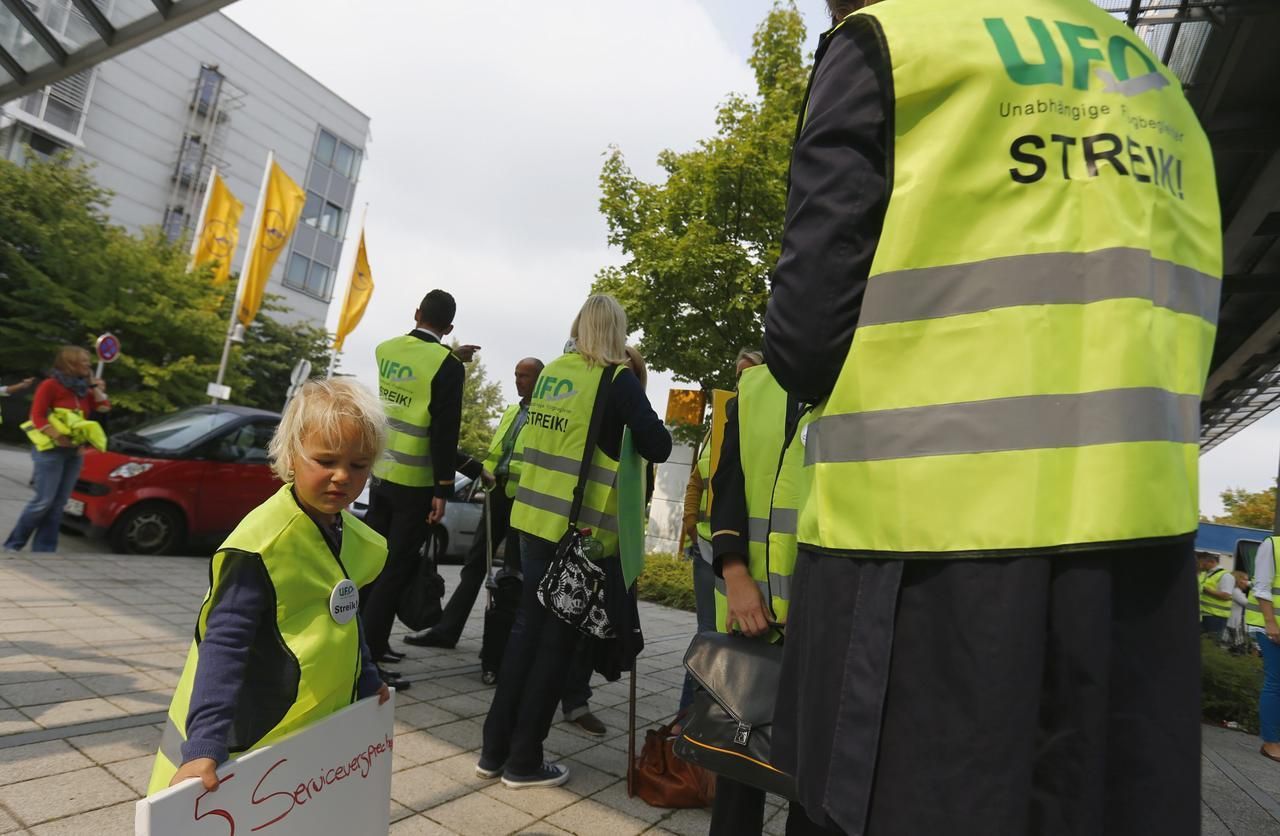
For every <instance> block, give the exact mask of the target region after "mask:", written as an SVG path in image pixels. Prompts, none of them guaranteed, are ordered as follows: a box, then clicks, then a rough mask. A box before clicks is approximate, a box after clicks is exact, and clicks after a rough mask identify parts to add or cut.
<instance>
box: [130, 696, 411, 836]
mask: <svg viewBox="0 0 1280 836" xmlns="http://www.w3.org/2000/svg"><path fill="white" fill-rule="evenodd" d="M394 721H395V693H394V692H393V693H392V696H391V699H389V700H387V703H386V704H385V705H381V706H380V705H378V698H377V697H369V698H368V699H364V700H361V701H360V702H358V703H356V704H355V705H351V706H348V707H347V708H344V709H342V710H341V711H339V712H337V713H336V714H333V715H331V716H329V717H326V718H325V719H324V720H321V721H320V722H318V723H316V724H314V725H311V726H308V727H307V728H305V729H302V730H301V731H298V732H296V733H295V734H292V735H290V736H289V737H287V738H285V739H284V740H282V741H280V742H279V743H275V744H272V745H271V746H265V747H263V748H261V749H257V750H255V751H253V752H250V753H249V754H247V755H244V756H243V757H240V758H238V759H236V760H231V761H227V762H226V763H225V764H223V765H222V767H221V768H219V769H218V779H219V780H220V781H221V782H222V783H221V784H220V785H219V787H218V789H216V790H214V791H212V792H210V791H207V790H205V788H204V786H203V785H202V784H201V783H200V782H199V780H197V779H192V780H190V781H186V782H184V783H182V784H181V785H179V786H176V787H170V788H169V789H167V790H163V791H161V792H158V793H156V794H155V795H153V796H151V797H149V798H144V799H142V800H141V801H139V802H138V804H137V807H136V809H135V813H134V834H135V836H234V834H237V833H241V834H245V833H263V834H267V836H295V834H307V836H312V834H317V833H352V834H356V833H358V834H362V836H363V834H385V833H386V832H387V830H388V828H389V827H390V826H391V825H390V804H389V803H388V802H389V800H390V798H391V749H392V734H393V732H392V725H393V724H394Z"/></svg>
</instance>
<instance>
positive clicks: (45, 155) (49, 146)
mask: <svg viewBox="0 0 1280 836" xmlns="http://www.w3.org/2000/svg"><path fill="white" fill-rule="evenodd" d="M27 145H28V147H30V148H31V150H32V151H35V152H36V156H38V157H40V159H42V160H47V159H49V158H50V157H52V156H54V155H56V154H59V153H61V152H63V151H65V150H67V146H65V145H63V144H62V143H61V142H58V141H57V140H54V139H50V138H49V137H47V136H45V135H44V134H39V133H36V132H35V131H31V132H30V133H29V134H27Z"/></svg>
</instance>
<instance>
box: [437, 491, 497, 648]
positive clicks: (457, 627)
mask: <svg viewBox="0 0 1280 836" xmlns="http://www.w3.org/2000/svg"><path fill="white" fill-rule="evenodd" d="M484 513H485V515H486V516H487V517H488V530H489V533H490V534H491V535H492V537H493V542H494V544H495V545H496V544H497V543H501V542H502V540H503V538H505V537H506V536H507V531H508V529H509V528H510V526H511V500H510V499H509V498H508V497H507V493H506V491H505V490H504V485H502V484H499V485H498V486H497V487H496V488H495V489H494V490H492V491H490V492H489V503H488V505H487V507H486V508H485V512H484ZM485 524H486V520H485V517H481V519H480V529H479V531H477V532H476V538H475V540H473V541H472V543H471V550H470V551H468V552H467V559H466V562H465V563H463V564H462V572H461V574H460V575H459V577H458V585H457V587H456V588H454V590H453V594H452V595H450V596H449V603H447V604H445V607H444V615H443V616H441V618H440V623H439V624H437V625H436V626H435V627H432V628H431V630H432V632H433V633H435V634H437V635H439V636H441V637H443V638H446V639H448V640H449V641H450V642H452V643H453V644H457V643H458V639H459V638H461V636H462V628H463V627H464V626H465V625H466V623H467V616H469V615H471V608H472V607H473V606H475V603H476V596H477V595H479V594H480V588H481V587H482V586H484V579H485V575H486V574H487V572H488V569H487V564H488V541H487V540H486V539H485ZM512 539H513V540H514V539H515V538H512ZM513 547H514V548H515V549H517V550H518V549H519V544H518V541H517V542H515V543H513V542H508V543H507V563H508V564H511V563H513V561H512V557H513V555H512V554H511V550H512V548H513ZM514 557H516V560H515V561H514V562H515V563H516V564H517V565H518V563H519V560H518V557H519V556H518V555H515V556H514Z"/></svg>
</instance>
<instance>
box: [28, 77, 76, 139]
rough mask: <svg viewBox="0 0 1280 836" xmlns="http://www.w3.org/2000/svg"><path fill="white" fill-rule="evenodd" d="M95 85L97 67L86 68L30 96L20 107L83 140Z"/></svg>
mask: <svg viewBox="0 0 1280 836" xmlns="http://www.w3.org/2000/svg"><path fill="white" fill-rule="evenodd" d="M92 87H93V70H83V71H81V72H78V73H76V74H74V75H70V76H67V77H66V78H64V79H62V80H61V81H58V82H55V83H54V84H51V85H49V86H48V87H46V88H44V89H43V90H41V91H40V92H38V93H32V94H30V95H28V96H26V97H25V98H24V99H23V100H22V101H21V103H20V104H19V107H21V108H22V109H23V110H25V111H26V112H27V113H30V114H31V115H32V116H34V117H36V118H37V119H40V120H42V121H43V122H45V123H46V124H47V125H48V126H49V127H51V128H57V129H58V130H60V131H65V132H66V133H68V134H70V135H71V136H73V137H75V138H76V139H79V138H80V135H81V133H82V131H83V129H84V118H85V114H87V113H88V112H89V99H90V91H91V89H92Z"/></svg>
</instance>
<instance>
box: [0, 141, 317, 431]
mask: <svg viewBox="0 0 1280 836" xmlns="http://www.w3.org/2000/svg"><path fill="white" fill-rule="evenodd" d="M110 197H111V195H110V193H109V192H107V191H105V190H103V189H102V188H100V187H99V186H98V185H97V184H96V183H95V182H94V180H93V177H92V173H91V170H90V169H89V168H88V167H87V166H85V165H83V164H79V163H76V162H74V161H72V160H71V159H70V158H69V157H61V158H56V159H54V160H51V161H48V162H42V161H38V160H35V159H30V160H28V163H27V164H26V165H16V164H14V163H11V162H8V161H3V160H0V299H2V300H3V303H2V304H0V370H3V372H4V373H5V375H6V379H8V377H9V376H10V375H13V376H17V375H21V374H27V373H37V372H42V371H44V370H46V369H47V368H48V367H49V364H50V361H51V359H52V355H53V352H54V350H55V349H56V348H57V347H58V346H60V345H65V344H72V345H83V346H89V345H91V344H92V341H93V338H94V337H95V336H96V335H98V334H100V333H102V332H104V331H110V332H112V333H114V334H115V335H116V336H117V337H119V338H120V342H121V345H122V347H123V352H122V353H121V356H120V359H118V360H117V361H116V362H115V363H113V364H111V365H110V366H109V367H108V368H107V370H106V372H105V375H104V376H105V377H106V378H107V383H108V389H109V391H110V393H111V400H112V405H113V407H114V411H113V418H112V422H113V424H114V425H115V426H116V427H120V426H127V425H129V424H131V423H135V422H137V421H138V420H141V419H143V418H147V417H151V416H153V415H158V414H163V413H165V412H171V411H173V410H175V409H179V408H182V407H187V406H191V405H193V404H197V403H202V402H204V401H205V400H206V396H205V386H206V384H208V382H209V381H211V380H213V379H214V378H215V377H216V375H217V371H218V361H219V359H220V358H221V354H222V343H223V338H224V336H225V334H226V327H227V322H228V321H229V318H230V315H231V296H232V294H231V293H230V289H231V288H232V287H234V285H225V286H223V287H215V286H214V285H213V284H212V281H211V275H210V273H209V271H207V270H201V271H196V272H194V273H192V272H188V270H187V264H188V260H189V256H188V253H187V251H186V250H185V248H183V247H181V246H179V245H175V244H172V243H170V242H168V241H167V240H165V238H164V236H162V235H161V234H160V233H159V231H158V230H149V231H147V232H146V233H145V234H143V235H142V236H140V237H135V236H131V235H129V234H128V233H127V232H126V231H125V230H124V229H122V228H121V227H118V226H113V225H111V224H110V223H109V222H108V220H107V214H106V210H107V206H108V205H109V202H110ZM283 310H284V309H283V308H282V307H281V305H280V304H279V299H278V297H269V298H268V300H267V302H266V304H265V305H264V308H263V312H262V313H260V314H259V315H258V318H257V320H256V321H255V322H254V323H253V326H252V327H251V328H249V330H248V334H247V335H246V340H245V345H244V346H243V347H241V348H238V349H236V350H235V351H234V352H233V354H232V362H231V364H230V368H229V369H228V376H227V382H228V383H229V384H230V385H231V386H232V390H233V393H234V398H233V402H234V403H240V404H246V405H249V406H258V407H263V408H267V409H279V408H280V407H281V405H282V404H283V403H284V397H285V393H286V391H287V390H288V387H289V373H290V371H291V370H292V368H293V365H294V363H295V362H297V360H298V358H300V357H307V358H309V359H310V360H311V362H312V367H313V373H314V374H318V375H323V374H324V373H325V370H326V368H327V363H328V346H329V336H328V334H326V333H325V331H324V330H323V329H320V328H316V327H315V326H311V325H305V324H304V325H284V324H282V323H281V322H280V321H279V320H277V319H275V318H273V317H272V316H270V315H269V314H270V313H277V314H278V313H280V312H281V311H283ZM3 429H4V432H6V433H7V434H8V435H9V437H11V438H16V437H17V436H18V430H17V425H16V423H15V422H10V423H9V424H6V425H4V427H3Z"/></svg>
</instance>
